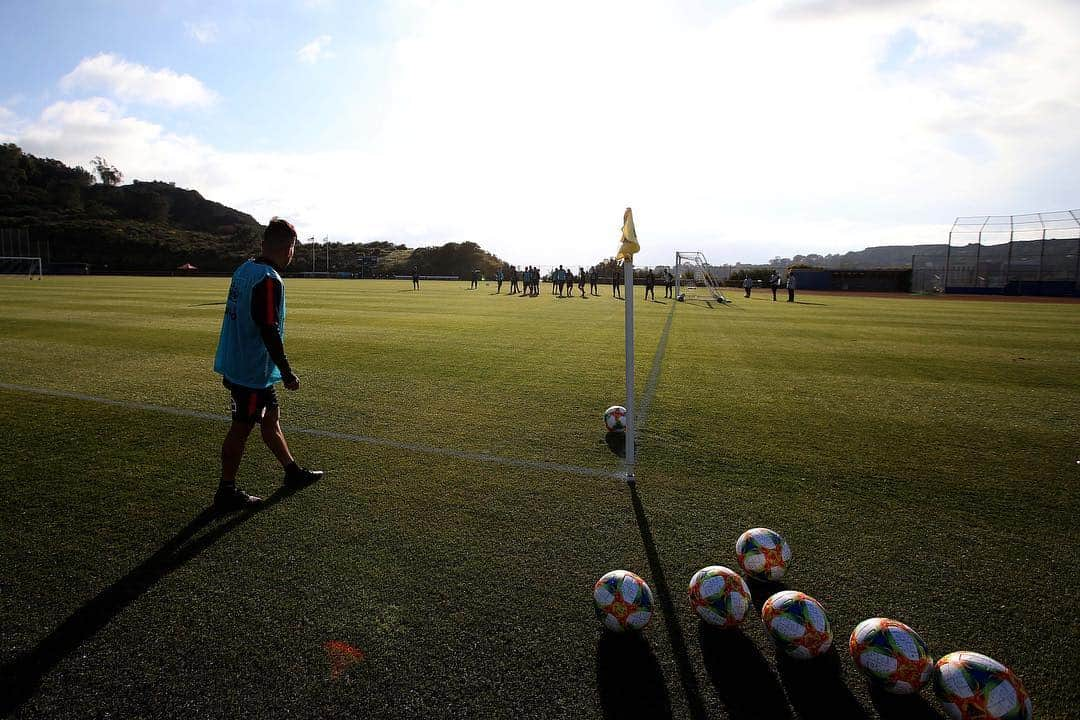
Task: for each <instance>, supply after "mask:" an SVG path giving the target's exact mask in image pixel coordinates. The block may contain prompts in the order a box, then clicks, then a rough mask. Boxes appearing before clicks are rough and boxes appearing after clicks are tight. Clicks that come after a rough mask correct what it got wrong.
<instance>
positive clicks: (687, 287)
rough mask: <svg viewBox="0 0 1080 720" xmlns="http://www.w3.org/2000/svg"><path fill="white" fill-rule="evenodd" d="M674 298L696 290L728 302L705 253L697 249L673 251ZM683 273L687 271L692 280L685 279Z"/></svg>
mask: <svg viewBox="0 0 1080 720" xmlns="http://www.w3.org/2000/svg"><path fill="white" fill-rule="evenodd" d="M674 270H675V299H676V301H678V299H679V298H680V297H684V296H685V295H686V294H687V292H691V291H693V292H694V293H695V294H696V292H697V291H698V290H702V291H704V292H706V293H708V296H709V298H710V299H712V300H715V301H717V302H720V303H726V302H728V299H727V298H726V297H725V296H724V290H723V285H721V283H720V280H719V279H718V278H717V277H716V273H715V271H714V268H713V266H712V265H710V264H709V261H708V260H706V259H705V254H704V253H701V252H697V251H692V252H687V251H685V250H678V251H676V252H675V268H674ZM683 273H689V274H690V277H691V278H692V281H689V280H685V279H684V278H683Z"/></svg>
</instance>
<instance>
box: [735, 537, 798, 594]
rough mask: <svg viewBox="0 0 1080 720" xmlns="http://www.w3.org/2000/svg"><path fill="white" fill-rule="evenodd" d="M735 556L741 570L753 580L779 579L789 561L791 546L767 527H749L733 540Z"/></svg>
mask: <svg viewBox="0 0 1080 720" xmlns="http://www.w3.org/2000/svg"><path fill="white" fill-rule="evenodd" d="M735 556H736V558H737V559H738V561H739V567H741V568H742V569H743V572H744V573H746V574H747V575H749V576H750V577H752V578H754V579H755V580H770V581H775V580H779V579H780V578H782V577H783V576H784V573H785V572H786V571H787V566H788V563H789V562H791V548H789V547H788V544H787V543H786V542H785V541H784V538H782V537H780V534H779V533H777V532H774V531H772V530H770V529H769V528H751V529H750V530H747V531H746V532H744V533H743V534H742V535H740V536H739V539H738V540H737V541H736V542H735Z"/></svg>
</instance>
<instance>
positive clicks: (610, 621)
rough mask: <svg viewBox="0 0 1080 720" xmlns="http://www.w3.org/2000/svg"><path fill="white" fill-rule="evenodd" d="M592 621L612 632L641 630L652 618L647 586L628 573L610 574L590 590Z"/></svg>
mask: <svg viewBox="0 0 1080 720" xmlns="http://www.w3.org/2000/svg"><path fill="white" fill-rule="evenodd" d="M593 605H594V606H595V609H596V617H597V618H598V619H599V620H600V622H601V623H603V625H604V627H605V628H607V629H608V630H611V631H612V632H618V633H621V632H626V631H627V630H641V629H642V628H643V627H645V626H646V625H648V624H649V621H650V620H652V615H653V594H652V590H651V589H650V588H649V584H648V583H647V582H645V581H644V580H642V579H641V578H640V577H639V576H637V575H635V574H634V573H632V572H630V571H629V570H612V571H611V572H609V573H607V574H606V575H604V577H602V578H600V579H599V580H597V581H596V585H595V586H593Z"/></svg>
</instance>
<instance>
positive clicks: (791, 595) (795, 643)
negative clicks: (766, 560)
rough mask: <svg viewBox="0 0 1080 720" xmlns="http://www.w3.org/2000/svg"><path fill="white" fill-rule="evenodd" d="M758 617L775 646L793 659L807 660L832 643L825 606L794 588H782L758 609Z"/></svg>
mask: <svg viewBox="0 0 1080 720" xmlns="http://www.w3.org/2000/svg"><path fill="white" fill-rule="evenodd" d="M761 619H762V621H764V623H765V629H766V630H768V631H769V634H770V635H771V636H772V639H773V640H775V641H776V646H777V647H778V648H780V649H781V650H783V651H784V652H785V653H787V654H788V655H790V656H791V657H793V658H796V659H799V660H808V659H809V658H813V657H817V656H818V655H822V654H824V653H825V652H827V651H828V649H829V647H830V646H832V628H831V627H830V626H829V618H828V617H827V616H826V615H825V608H823V607H821V603H819V602H818V601H817V600H815V599H814V598H812V597H810V596H809V595H807V594H805V593H801V592H798V591H797V590H782V591H780V592H778V593H776V594H775V595H772V596H770V597H769V599H768V600H766V601H765V605H763V606H762V608H761Z"/></svg>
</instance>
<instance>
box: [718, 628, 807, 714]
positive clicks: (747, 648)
mask: <svg viewBox="0 0 1080 720" xmlns="http://www.w3.org/2000/svg"><path fill="white" fill-rule="evenodd" d="M698 638H699V640H700V642H701V654H702V657H703V658H704V660H705V669H706V670H707V671H708V673H709V679H710V680H712V684H713V687H714V688H715V689H716V694H717V695H718V696H719V697H720V700H721V702H723V703H724V706H725V707H726V708H727V711H728V716H729V717H730V718H731V720H751V719H754V720H790V718H791V717H792V715H791V709H790V708H789V707H788V703H787V698H786V697H785V696H784V688H783V686H781V685H780V679H779V678H778V677H777V676H776V673H775V672H773V670H772V668H771V667H769V662H768V661H767V660H766V659H765V657H764V656H763V655H762V654H761V652H760V651H759V650H758V649H757V646H755V645H754V642H753V641H752V640H751V639H750V638H748V637H747V636H746V635H744V634H743V633H742V632H740V631H739V630H735V629H727V630H721V629H719V628H714V627H712V626H711V625H708V624H707V623H701V625H700V627H699V628H698Z"/></svg>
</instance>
